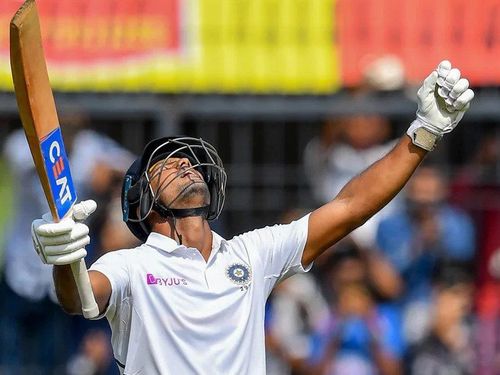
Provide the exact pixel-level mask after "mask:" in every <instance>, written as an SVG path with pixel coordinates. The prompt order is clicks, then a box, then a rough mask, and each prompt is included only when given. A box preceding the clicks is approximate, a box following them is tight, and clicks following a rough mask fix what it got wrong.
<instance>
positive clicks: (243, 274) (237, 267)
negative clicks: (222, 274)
mask: <svg viewBox="0 0 500 375" xmlns="http://www.w3.org/2000/svg"><path fill="white" fill-rule="evenodd" d="M226 276H227V277H228V278H229V280H231V281H232V282H233V283H235V284H237V285H248V284H250V281H252V271H251V270H250V268H249V267H248V266H247V265H245V264H242V263H234V264H231V265H230V266H229V267H227V269H226Z"/></svg>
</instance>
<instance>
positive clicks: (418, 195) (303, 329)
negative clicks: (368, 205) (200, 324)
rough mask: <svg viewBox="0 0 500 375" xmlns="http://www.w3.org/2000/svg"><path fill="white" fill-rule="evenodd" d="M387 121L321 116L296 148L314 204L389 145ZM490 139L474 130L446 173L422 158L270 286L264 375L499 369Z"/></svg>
mask: <svg viewBox="0 0 500 375" xmlns="http://www.w3.org/2000/svg"><path fill="white" fill-rule="evenodd" d="M388 126H389V124H388V121H387V119H384V118H383V117H380V116H378V115H352V116H346V117H342V118H338V119H336V120H335V121H333V120H332V121H327V122H326V123H325V124H324V126H323V128H322V131H321V133H320V134H319V135H318V136H317V137H316V138H315V139H313V140H311V141H310V142H309V144H308V146H307V148H306V150H305V153H304V164H305V167H306V168H305V170H306V173H307V176H308V179H309V183H310V187H311V192H312V194H313V195H314V197H315V199H316V201H317V204H322V203H325V202H327V201H328V200H330V199H331V198H332V197H333V196H335V195H336V194H337V193H338V192H339V191H340V189H341V188H342V187H343V185H344V184H345V183H346V182H347V181H348V180H349V179H350V178H352V177H353V176H355V175H357V174H358V173H360V172H361V171H363V170H364V169H365V168H366V167H367V166H368V165H370V164H371V163H373V162H374V161H376V160H378V159H379V158H380V157H382V156H383V155H384V154H385V153H386V152H387V150H388V148H390V147H392V145H393V143H392V142H391V141H390V140H389V136H388V135H389V130H388ZM499 142H500V138H499V137H498V136H495V134H484V135H483V136H482V139H481V140H480V142H479V143H478V146H477V151H476V152H475V153H474V155H473V156H472V158H471V159H470V160H469V161H468V162H467V163H466V164H465V165H464V166H462V167H461V168H460V170H458V171H457V172H455V173H454V174H453V175H452V176H449V175H448V174H447V170H448V169H449V166H446V165H440V164H437V163H433V162H432V161H431V160H429V162H426V163H425V164H424V165H422V166H421V167H420V168H419V169H418V171H417V172H416V173H415V175H414V176H413V177H412V178H411V180H410V181H409V183H408V184H407V186H406V188H405V189H404V190H403V191H402V192H401V193H400V194H399V195H398V197H397V198H396V199H395V200H394V201H393V202H392V203H391V204H389V205H388V206H386V207H385V208H384V209H383V210H382V211H381V212H379V213H378V214H377V215H375V216H374V217H373V218H372V219H371V220H369V221H367V222H366V223H365V225H364V226H362V227H361V228H359V229H357V230H356V231H354V232H353V233H352V234H351V235H350V236H348V237H347V238H345V239H344V240H342V241H341V242H340V243H338V244H336V245H335V246H334V247H332V248H331V249H330V250H328V251H327V253H325V254H324V255H322V257H321V258H320V259H319V260H318V261H317V262H316V267H313V271H312V272H310V273H309V274H307V275H300V276H296V277H292V278H290V279H289V280H285V281H283V282H282V283H281V284H280V285H279V287H278V288H276V289H275V291H274V292H273V294H272V295H271V298H270V300H269V303H268V304H269V306H268V311H269V313H268V318H267V322H266V329H267V334H268V335H267V338H268V342H267V347H268V353H269V355H268V365H269V366H268V368H269V374H270V375H273V374H274V375H285V374H287V375H288V374H294V375H298V374H318V375H351V374H352V375H365V374H366V375H371V374H373V375H375V374H381V375H393V374H412V375H467V374H471V375H472V374H475V375H476V374H477V375H495V374H500V299H499V296H500V293H499V292H500V282H499V281H498V279H497V277H499V276H500V230H499V228H500V184H499V181H500V180H499V178H498V177H499V171H500V168H499V166H500V155H499V152H500V147H499V146H500V143H499ZM367 188H369V187H367ZM302 214H303V212H300V211H298V210H296V209H293V210H290V211H289V212H287V213H286V214H285V215H284V216H283V218H282V220H281V221H282V222H289V221H290V220H293V219H295V218H297V217H299V216H301V215H302Z"/></svg>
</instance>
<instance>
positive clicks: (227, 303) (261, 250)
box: [91, 216, 310, 375]
mask: <svg viewBox="0 0 500 375" xmlns="http://www.w3.org/2000/svg"><path fill="white" fill-rule="evenodd" d="M308 217H309V216H305V217H303V218H302V219H300V220H298V221H295V222H293V223H291V224H288V225H275V226H273V227H265V228H262V229H257V230H254V231H251V232H248V233H244V234H242V235H239V236H236V237H234V238H233V239H231V240H225V239H223V238H222V237H220V236H219V235H218V234H216V233H213V244H212V252H211V254H210V257H209V259H208V261H207V262H206V261H205V260H204V259H203V257H202V256H201V254H200V252H199V251H198V250H196V249H194V248H188V247H185V246H182V245H179V244H177V242H175V241H174V240H172V239H171V238H169V237H166V236H163V235H161V234H158V233H151V234H150V235H149V237H148V239H147V241H146V243H145V244H143V245H142V246H139V247H137V248H134V249H128V250H118V251H114V252H110V253H107V254H106V255H104V256H102V257H101V258H100V259H99V260H98V261H97V262H96V263H94V264H93V265H92V267H91V270H94V271H99V272H101V273H103V274H104V275H106V277H107V278H108V279H109V281H110V283H111V287H112V293H111V297H110V301H109V306H108V309H107V311H106V312H105V313H104V314H103V316H106V318H107V319H108V321H109V324H110V326H111V330H112V345H113V352H114V355H115V359H116V362H117V364H118V367H119V368H120V371H121V373H122V374H125V375H139V374H145V375H155V374H162V375H163V374H165V375H168V374H174V375H189V374H210V375H215V374H221V375H222V374H223V375H232V374H235V375H236V374H238V375H244V374H248V375H259V374H265V372H266V369H265V348H264V307H265V303H266V299H267V297H268V296H269V294H270V292H271V290H272V288H273V287H274V285H275V284H276V282H277V281H278V280H280V279H282V278H284V277H288V276H290V275H292V274H294V273H297V272H305V271H306V270H304V268H303V267H302V265H301V258H302V252H303V249H304V246H305V243H306V239H307V225H308ZM308 268H310V267H308Z"/></svg>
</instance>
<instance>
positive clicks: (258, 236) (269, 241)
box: [243, 215, 312, 281]
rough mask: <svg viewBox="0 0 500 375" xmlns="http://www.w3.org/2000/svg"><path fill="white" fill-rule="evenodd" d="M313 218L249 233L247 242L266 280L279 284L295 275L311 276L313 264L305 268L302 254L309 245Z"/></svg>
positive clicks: (305, 218) (246, 238) (246, 236)
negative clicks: (309, 229) (304, 274)
mask: <svg viewBox="0 0 500 375" xmlns="http://www.w3.org/2000/svg"><path fill="white" fill-rule="evenodd" d="M308 223H309V215H306V216H304V217H303V218H301V219H299V220H297V221H294V222H292V223H290V224H279V225H274V226H272V227H265V228H262V229H257V230H254V231H252V232H248V233H246V234H245V235H243V236H244V237H245V238H244V241H250V242H251V243H252V246H251V248H252V249H253V250H254V251H253V256H254V257H255V259H256V261H257V262H258V263H260V265H261V266H262V268H263V270H264V276H265V278H268V279H274V280H275V281H278V280H281V279H284V278H287V277H289V276H291V275H293V274H295V273H301V272H307V271H309V269H310V268H311V266H312V264H310V265H306V266H303V265H302V254H303V252H304V247H305V245H306V241H307V234H308Z"/></svg>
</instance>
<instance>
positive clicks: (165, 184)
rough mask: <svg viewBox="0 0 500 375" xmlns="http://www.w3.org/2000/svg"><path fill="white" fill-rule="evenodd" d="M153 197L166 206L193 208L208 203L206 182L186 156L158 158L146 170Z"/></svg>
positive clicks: (208, 196) (208, 195)
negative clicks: (158, 159)
mask: <svg viewBox="0 0 500 375" xmlns="http://www.w3.org/2000/svg"><path fill="white" fill-rule="evenodd" d="M148 175H149V179H150V183H151V187H152V189H153V192H154V195H155V197H159V198H158V199H159V201H161V203H163V204H164V205H165V206H166V207H170V208H195V207H200V206H206V205H208V204H209V203H210V194H209V191H208V187H207V184H206V183H205V180H204V179H203V176H202V175H201V173H200V172H198V171H197V170H196V169H194V168H193V166H192V165H191V162H190V161H189V159H188V158H181V157H171V158H168V159H164V160H160V161H158V162H157V163H155V164H154V165H153V166H152V167H150V168H149V170H148Z"/></svg>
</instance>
